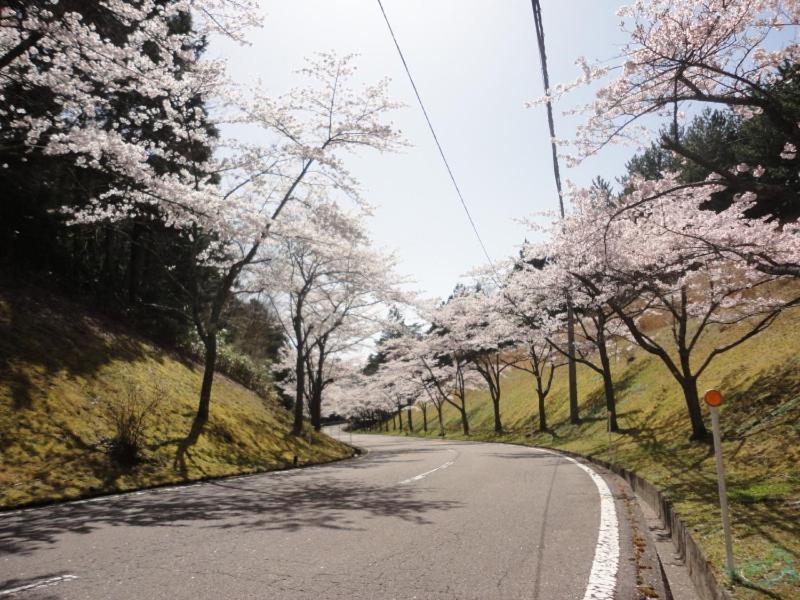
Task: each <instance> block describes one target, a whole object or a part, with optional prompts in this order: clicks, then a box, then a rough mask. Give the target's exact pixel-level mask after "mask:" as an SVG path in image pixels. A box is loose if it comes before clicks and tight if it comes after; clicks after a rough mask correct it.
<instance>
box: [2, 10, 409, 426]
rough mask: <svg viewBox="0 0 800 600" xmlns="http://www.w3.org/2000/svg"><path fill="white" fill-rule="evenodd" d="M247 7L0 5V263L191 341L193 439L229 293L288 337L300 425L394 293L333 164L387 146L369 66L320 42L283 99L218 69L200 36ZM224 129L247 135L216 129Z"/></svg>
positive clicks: (238, 23) (234, 28)
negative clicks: (194, 351)
mask: <svg viewBox="0 0 800 600" xmlns="http://www.w3.org/2000/svg"><path fill="white" fill-rule="evenodd" d="M258 14H259V10H258V5H257V2H252V1H244V2H242V1H240V0H236V1H235V2H234V1H229V0H193V1H190V2H186V1H183V0H104V1H103V2H96V3H95V2H83V1H79V0H59V1H50V0H34V1H25V2H18V1H13V0H12V1H11V2H6V3H4V4H3V6H2V7H0V25H2V27H0V165H2V169H0V177H2V181H1V182H0V183H2V185H3V187H4V189H5V190H8V192H9V197H8V200H6V199H4V201H3V203H2V207H0V211H2V212H0V249H1V250H2V253H1V254H0V264H2V266H3V268H4V269H9V270H12V271H13V270H18V271H21V272H22V273H25V274H30V273H31V272H41V274H42V276H43V277H45V278H49V279H53V280H59V281H61V283H62V284H63V285H65V286H68V287H69V286H72V289H73V291H75V288H77V291H78V292H80V293H90V294H91V295H92V296H94V297H95V298H104V299H110V301H109V302H108V303H107V305H108V306H112V305H113V306H116V307H117V308H118V310H117V314H118V315H119V316H124V317H125V318H126V319H128V318H130V319H131V322H134V319H133V317H134V313H136V314H137V315H139V316H141V315H146V317H147V319H149V320H150V322H151V323H152V322H154V323H155V325H154V326H152V327H151V329H152V330H153V331H155V332H156V333H160V332H163V330H165V329H167V327H166V326H165V324H166V323H169V324H170V327H171V328H173V329H174V330H177V331H178V332H180V333H182V334H187V333H191V334H192V335H193V336H194V337H195V339H198V340H199V341H200V344H201V345H202V352H201V355H202V358H203V360H204V374H203V379H202V386H201V389H200V390H198V406H197V412H196V415H195V419H194V427H193V428H192V436H194V438H195V439H196V436H197V435H199V433H200V432H201V431H202V429H203V427H204V425H205V424H206V422H207V421H208V419H209V414H210V410H211V405H212V389H213V380H214V375H215V370H216V368H217V366H218V355H219V342H220V336H221V335H223V333H224V331H225V328H226V325H227V324H228V323H229V322H230V319H231V310H230V308H231V306H236V307H239V308H241V307H242V306H245V305H244V304H243V303H242V302H241V301H239V300H237V298H242V297H244V298H245V299H247V298H250V299H254V298H258V300H256V303H257V304H258V305H259V307H260V308H258V309H257V310H255V311H251V312H254V314H258V315H260V316H261V317H263V318H265V319H267V320H268V321H270V324H271V327H272V329H271V331H275V330H276V329H278V330H280V332H279V333H278V335H280V336H284V335H285V337H286V339H287V340H289V341H290V342H291V344H290V345H289V346H290V348H289V351H288V352H287V353H286V356H285V360H284V362H283V363H282V365H281V366H283V365H284V364H289V363H291V364H292V369H291V372H292V375H291V378H290V379H287V382H286V385H287V386H294V387H295V388H296V394H295V397H296V411H295V423H294V430H295V432H297V433H299V432H300V431H301V430H302V428H303V421H304V407H306V412H308V413H310V415H311V417H312V420H313V421H314V424H315V426H317V427H318V426H319V415H320V403H321V397H322V392H323V390H324V388H325V387H326V386H327V385H328V384H329V383H330V380H331V378H332V375H331V367H332V366H333V365H335V363H336V361H337V360H338V359H336V358H335V357H337V356H339V355H341V354H342V353H344V352H346V351H347V350H348V349H349V348H351V347H353V346H354V345H356V344H358V343H359V341H360V340H362V339H364V338H366V337H369V336H370V335H371V332H372V331H373V329H372V328H373V325H372V324H371V323H372V322H373V321H374V320H375V316H374V315H373V312H374V310H375V306H376V304H377V303H378V302H379V301H381V300H382V299H384V298H388V299H390V300H397V296H396V294H395V293H394V292H393V285H394V282H395V279H396V278H395V277H394V276H393V275H392V268H393V259H392V258H391V257H390V256H386V255H384V254H381V253H379V252H376V251H374V250H372V249H371V247H370V241H369V238H368V236H367V234H366V232H365V228H364V219H365V218H366V216H367V213H368V211H367V207H366V204H365V203H364V202H363V200H362V198H361V197H360V194H359V189H358V182H357V181H356V180H355V179H354V178H353V177H352V176H351V175H350V174H349V173H348V171H347V169H346V160H345V157H346V155H347V154H348V153H349V152H352V151H356V150H367V151H369V150H377V151H380V152H382V151H390V150H392V149H394V148H397V147H398V146H400V145H402V144H403V142H402V140H401V138H400V136H399V134H398V132H397V131H396V130H395V129H394V128H393V127H392V125H391V124H390V122H389V121H388V120H387V115H388V113H390V112H391V111H392V110H393V109H394V108H396V107H397V104H396V103H394V102H393V101H392V100H391V99H390V98H389V97H388V95H387V82H386V81H379V82H377V83H374V84H361V83H358V84H357V83H356V82H355V81H354V66H353V61H352V58H351V57H338V56H336V55H333V54H322V55H318V56H315V57H313V58H311V59H310V60H309V61H308V62H307V64H306V65H305V66H304V67H303V69H301V71H299V72H298V78H299V79H298V80H301V81H302V83H301V84H300V85H299V87H297V88H295V89H292V90H290V91H288V92H287V93H286V94H284V95H281V96H275V95H272V94H268V93H266V92H265V91H264V90H263V89H260V88H259V87H243V86H238V85H234V84H233V83H232V82H231V81H230V80H229V78H228V76H227V74H226V65H225V64H224V62H223V61H221V60H209V59H207V58H205V57H204V55H203V50H204V48H205V46H206V43H207V41H208V39H209V38H210V37H211V36H226V37H231V38H234V39H235V40H238V41H244V40H245V38H246V35H247V34H248V32H250V31H252V30H253V29H254V28H256V27H258V25H259V19H258V17H257V15H258ZM243 130H244V131H246V132H247V134H248V136H247V137H248V140H256V141H255V142H253V141H245V140H243V139H239V138H237V137H235V136H230V135H228V134H229V133H230V132H238V131H243ZM239 312H242V311H241V310H240V311H239ZM139 323H141V320H140V321H139ZM244 333H246V332H244ZM177 337H178V335H177V334H176V335H174V336H173V340H174V339H175V338H177ZM266 342H268V343H273V344H274V340H267V341H266ZM190 437H191V436H190Z"/></svg>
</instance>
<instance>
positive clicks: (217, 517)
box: [0, 471, 461, 555]
mask: <svg viewBox="0 0 800 600" xmlns="http://www.w3.org/2000/svg"><path fill="white" fill-rule="evenodd" d="M301 475H302V476H301ZM460 505H461V503H460V502H455V501H447V500H436V501H432V500H426V499H424V498H423V497H422V496H421V495H420V494H419V493H418V490H417V489H416V488H414V487H412V486H396V485H386V486H382V485H370V484H366V483H364V482H360V481H356V480H349V479H341V478H334V477H331V476H330V474H324V473H318V474H317V473H313V474H312V473H308V472H306V473H303V472H302V471H289V472H285V473H283V474H280V475H275V476H270V477H251V478H242V479H236V480H227V481H218V482H209V483H205V484H202V485H201V486H194V487H187V488H180V489H177V490H175V489H169V490H153V491H150V492H146V493H143V494H128V495H123V496H116V497H113V498H108V499H102V500H100V501H96V502H91V503H80V504H76V503H70V504H62V505H58V506H55V507H47V508H42V509H36V510H30V511H23V512H19V513H9V514H7V515H6V516H5V518H4V519H3V520H1V521H0V555H1V554H3V553H11V554H27V553H31V552H33V551H35V550H36V549H38V548H41V547H42V546H44V545H48V544H55V543H56V542H57V541H58V538H59V537H60V536H61V535H64V534H88V533H92V532H93V531H95V530H96V529H98V528H100V527H107V526H113V527H119V526H136V527H195V528H214V529H220V530H226V531H229V530H237V531H242V532H247V531H275V530H280V531H286V532H295V531H299V530H302V529H306V528H322V529H336V530H359V529H362V528H363V527H362V525H360V524H359V521H360V520H361V519H363V518H365V517H366V518H379V517H388V518H393V519H400V520H402V521H405V522H407V523H409V524H412V525H426V524H429V523H431V521H430V520H429V519H428V518H427V517H426V514H427V513H431V512H433V511H444V510H452V509H454V508H458V507H459V506H460Z"/></svg>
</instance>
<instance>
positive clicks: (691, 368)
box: [555, 178, 800, 440]
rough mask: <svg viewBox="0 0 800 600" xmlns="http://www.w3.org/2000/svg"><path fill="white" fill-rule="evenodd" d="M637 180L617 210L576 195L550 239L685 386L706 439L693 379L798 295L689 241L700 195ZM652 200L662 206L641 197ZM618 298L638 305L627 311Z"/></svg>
mask: <svg viewBox="0 0 800 600" xmlns="http://www.w3.org/2000/svg"><path fill="white" fill-rule="evenodd" d="M633 184H634V186H635V190H634V192H632V193H631V194H630V195H627V196H623V197H622V198H621V199H620V206H616V207H610V206H608V205H607V204H605V203H603V204H598V203H596V202H593V201H592V197H591V194H588V193H586V192H583V193H579V194H578V195H577V197H576V199H575V200H576V206H577V208H576V210H575V212H574V213H573V214H572V215H571V216H570V217H569V218H568V219H567V221H566V222H565V224H564V226H563V227H562V229H561V234H560V235H559V237H558V238H557V239H556V240H555V248H556V253H557V256H558V257H559V261H560V263H561V265H562V267H563V268H564V269H565V270H566V271H567V272H569V273H570V275H571V276H573V277H575V278H576V279H578V280H579V281H580V282H581V283H582V284H583V285H584V286H585V287H586V288H587V289H588V290H591V291H592V294H593V295H594V297H595V298H596V299H597V300H598V301H600V300H602V301H605V302H607V303H608V304H609V306H610V307H611V308H612V309H613V310H614V312H615V313H616V315H617V316H618V317H619V318H620V319H621V321H622V322H623V323H624V324H625V326H626V328H627V329H628V331H629V334H630V335H631V336H632V338H633V339H634V340H635V341H636V342H637V343H638V344H639V345H640V346H641V347H642V348H643V349H644V350H645V351H647V352H649V353H651V354H653V355H655V356H657V357H658V358H659V359H660V360H661V361H662V362H663V363H664V364H665V366H666V367H667V369H668V370H669V372H670V373H671V374H672V376H673V377H674V378H675V380H676V381H677V382H678V383H679V384H680V386H681V389H682V390H683V394H684V398H685V401H686V406H687V411H688V413H689V419H690V422H691V427H692V436H691V437H692V439H695V440H696V439H702V438H705V437H706V435H707V431H706V428H705V425H704V423H703V419H702V414H701V412H700V403H699V397H698V391H697V380H698V377H700V376H701V375H702V374H703V373H704V372H705V370H706V369H707V368H708V367H709V365H710V364H711V363H712V362H713V361H714V360H715V359H716V358H717V357H719V356H721V355H722V354H724V353H725V352H728V351H729V350H731V349H733V348H735V347H737V346H739V345H740V344H742V343H744V342H746V341H747V340H749V339H750V338H752V337H753V336H755V335H757V334H758V333H760V332H761V331H763V330H765V329H766V328H767V327H768V326H769V325H770V324H772V323H773V322H774V320H775V319H776V318H777V316H778V315H779V314H780V312H781V311H783V310H785V309H787V308H789V307H791V306H794V305H796V304H798V302H800V298H795V297H791V296H790V297H788V298H786V297H783V296H782V295H780V294H777V293H775V288H774V286H775V284H776V282H778V281H779V280H780V279H781V278H782V276H781V275H774V274H768V273H765V272H763V271H761V270H759V269H757V268H756V267H754V266H753V265H749V264H747V263H746V262H744V261H741V260H731V258H730V257H726V256H725V255H720V253H716V252H714V251H712V250H709V248H708V246H707V245H706V244H705V243H703V242H700V241H698V240H695V239H694V238H693V237H692V236H687V235H686V232H687V231H695V230H698V229H702V227H703V225H702V224H703V223H704V222H705V221H707V219H708V213H707V211H702V210H700V209H699V208H698V202H697V191H696V190H685V189H684V190H682V191H676V189H675V187H676V186H675V181H674V180H671V179H669V178H665V179H664V180H662V181H659V182H650V181H643V180H642V181H634V182H633ZM658 194H662V198H661V200H660V201H659V202H653V201H649V200H648V201H647V202H643V201H642V200H643V198H650V197H652V196H654V195H658ZM622 209H625V210H622ZM598 250H599V251H598ZM622 297H628V298H636V299H637V300H636V301H635V302H631V303H629V304H627V305H626V304H623V302H621V301H620V298H622ZM647 316H654V317H656V318H657V319H658V320H660V321H663V322H664V323H665V324H666V326H667V330H668V331H669V335H666V336H659V335H655V334H653V333H652V332H650V331H648V330H647V328H646V326H645V324H644V323H645V321H644V320H643V318H644V317H647ZM725 330H727V331H725ZM723 331H725V334H724V335H723ZM701 342H702V343H701Z"/></svg>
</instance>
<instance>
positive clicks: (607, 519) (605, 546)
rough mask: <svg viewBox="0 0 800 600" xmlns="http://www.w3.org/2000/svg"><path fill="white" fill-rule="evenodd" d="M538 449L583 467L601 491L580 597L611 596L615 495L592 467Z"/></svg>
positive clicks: (606, 599) (607, 599)
mask: <svg viewBox="0 0 800 600" xmlns="http://www.w3.org/2000/svg"><path fill="white" fill-rule="evenodd" d="M537 450H540V451H541V452H545V453H547V454H553V455H555V456H560V457H561V458H565V459H567V460H568V461H570V462H571V463H573V464H575V465H576V466H578V467H580V468H581V469H583V470H584V471H585V472H586V473H587V474H588V475H589V477H591V478H592V481H594V484H595V486H597V491H598V493H599V494H600V531H599V533H598V535H597V546H596V548H595V551H594V561H593V562H592V570H591V572H590V574H589V583H588V584H587V586H586V593H585V594H584V595H583V600H614V589H615V588H616V586H617V571H618V568H619V521H617V510H616V508H615V505H614V496H613V494H612V493H611V490H610V489H609V488H608V484H607V483H606V482H605V479H603V478H602V477H601V476H600V475H598V474H597V472H596V471H595V470H594V469H592V468H591V467H588V466H586V465H584V464H583V463H580V462H578V461H577V460H575V459H574V458H571V457H569V456H565V455H564V454H560V453H558V452H551V451H549V450H545V449H543V448H537Z"/></svg>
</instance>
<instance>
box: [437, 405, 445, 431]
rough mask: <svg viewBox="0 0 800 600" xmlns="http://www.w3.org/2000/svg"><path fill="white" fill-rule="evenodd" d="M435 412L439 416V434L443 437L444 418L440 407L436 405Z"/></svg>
mask: <svg viewBox="0 0 800 600" xmlns="http://www.w3.org/2000/svg"><path fill="white" fill-rule="evenodd" d="M436 414H437V416H438V417H439V436H440V437H444V420H443V419H442V407H441V405H437V406H436Z"/></svg>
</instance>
